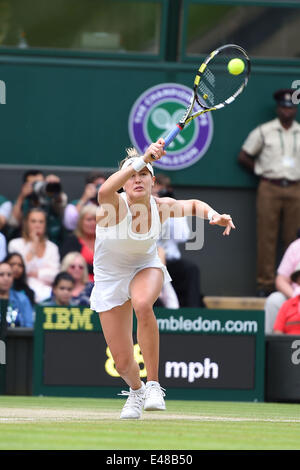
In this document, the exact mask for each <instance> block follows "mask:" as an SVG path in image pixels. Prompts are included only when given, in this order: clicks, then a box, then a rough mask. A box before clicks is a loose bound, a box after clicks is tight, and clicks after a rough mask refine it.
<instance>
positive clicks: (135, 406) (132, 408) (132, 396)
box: [118, 382, 146, 419]
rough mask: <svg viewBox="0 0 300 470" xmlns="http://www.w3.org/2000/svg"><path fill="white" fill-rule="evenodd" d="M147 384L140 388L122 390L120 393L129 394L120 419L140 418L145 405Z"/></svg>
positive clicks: (122, 394)
mask: <svg viewBox="0 0 300 470" xmlns="http://www.w3.org/2000/svg"><path fill="white" fill-rule="evenodd" d="M145 390H146V387H145V384H144V382H142V386H141V388H140V389H139V390H132V388H129V392H128V391H127V390H122V392H121V393H119V394H118V395H121V396H128V398H127V400H126V403H125V405H124V406H123V409H122V411H121V415H120V419H139V418H140V417H141V416H142V412H143V405H144V401H145Z"/></svg>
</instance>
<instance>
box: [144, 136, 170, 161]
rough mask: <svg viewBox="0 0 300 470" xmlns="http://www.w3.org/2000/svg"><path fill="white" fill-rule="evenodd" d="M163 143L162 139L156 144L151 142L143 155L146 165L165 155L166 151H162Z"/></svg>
mask: <svg viewBox="0 0 300 470" xmlns="http://www.w3.org/2000/svg"><path fill="white" fill-rule="evenodd" d="M164 145H165V141H164V139H163V138H160V139H158V141H157V142H153V143H152V144H151V145H149V147H148V148H147V150H146V152H145V154H144V160H145V162H146V163H152V162H153V161H155V160H159V159H160V158H161V157H163V156H164V155H166V153H167V152H166V151H165V150H164Z"/></svg>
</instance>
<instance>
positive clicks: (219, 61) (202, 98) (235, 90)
mask: <svg viewBox="0 0 300 470" xmlns="http://www.w3.org/2000/svg"><path fill="white" fill-rule="evenodd" d="M232 59H239V61H238V65H240V66H241V68H242V71H241V72H239V70H238V72H239V73H236V70H235V71H234V72H235V73H231V72H230V71H229V70H228V67H229V68H230V66H229V63H230V61H231V60H232ZM240 61H242V63H241V62H240ZM243 67H244V68H243ZM250 70H251V63H250V59H249V57H248V55H247V53H246V51H245V50H244V49H243V48H242V47H240V46H237V45H235V44H227V45H225V46H222V47H219V48H218V49H216V50H214V51H213V52H211V53H210V54H209V56H207V57H206V59H205V60H204V62H202V64H201V65H200V67H199V69H198V71H197V74H196V77H195V80H194V90H193V94H192V96H191V100H190V103H189V106H188V107H187V109H186V111H185V113H184V115H183V116H182V118H181V119H180V121H179V122H178V123H177V124H176V125H175V127H174V128H173V129H172V130H171V131H170V133H169V134H168V135H167V136H166V138H165V148H166V147H168V146H169V145H170V143H171V142H172V141H173V140H174V139H175V137H176V136H177V135H178V134H179V132H181V131H182V130H183V129H184V127H185V126H186V125H187V124H189V123H190V122H191V121H192V120H193V119H195V118H196V117H198V116H200V115H201V114H203V113H207V112H208V111H214V110H216V109H221V108H224V106H226V105H228V104H231V103H232V102H233V101H234V100H235V99H236V97H237V96H238V95H240V94H241V93H242V91H243V90H244V89H245V87H246V85H247V83H248V80H249V76H250ZM193 111H194V112H193Z"/></svg>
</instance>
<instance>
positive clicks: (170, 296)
mask: <svg viewBox="0 0 300 470" xmlns="http://www.w3.org/2000/svg"><path fill="white" fill-rule="evenodd" d="M157 252H158V256H159V257H160V259H161V261H162V263H163V264H164V265H165V266H166V264H167V262H166V255H165V250H164V249H163V247H162V246H158V247H157ZM154 306H155V307H165V308H170V309H173V310H176V309H178V308H179V300H178V297H177V294H176V292H175V289H174V287H173V285H172V282H168V283H167V284H164V285H163V286H162V289H161V292H160V294H159V297H158V299H157V301H156V303H155V304H154Z"/></svg>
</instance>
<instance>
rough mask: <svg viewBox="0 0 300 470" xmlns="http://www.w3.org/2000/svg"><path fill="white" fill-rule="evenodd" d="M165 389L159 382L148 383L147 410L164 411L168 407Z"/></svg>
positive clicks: (145, 406) (146, 394)
mask: <svg viewBox="0 0 300 470" xmlns="http://www.w3.org/2000/svg"><path fill="white" fill-rule="evenodd" d="M165 396H166V394H165V389H164V388H162V387H161V386H160V385H159V383H158V382H154V381H150V382H147V384H146V393H145V404H144V410H145V411H157V410H160V411H163V410H165V409H166V404H165V400H164V397H165Z"/></svg>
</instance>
